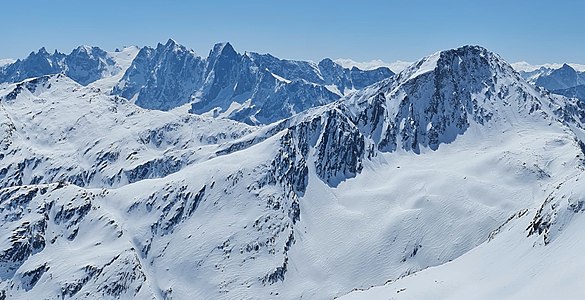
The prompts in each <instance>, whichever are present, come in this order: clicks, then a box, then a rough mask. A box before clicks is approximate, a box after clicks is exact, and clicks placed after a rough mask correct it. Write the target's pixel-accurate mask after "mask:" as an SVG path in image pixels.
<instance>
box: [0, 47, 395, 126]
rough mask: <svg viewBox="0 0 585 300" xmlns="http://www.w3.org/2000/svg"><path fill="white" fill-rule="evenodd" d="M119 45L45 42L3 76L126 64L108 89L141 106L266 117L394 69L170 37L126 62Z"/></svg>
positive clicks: (103, 71) (77, 72) (89, 79)
mask: <svg viewBox="0 0 585 300" xmlns="http://www.w3.org/2000/svg"><path fill="white" fill-rule="evenodd" d="M115 58H116V53H115V52H114V53H109V52H106V51H104V50H102V49H100V48H98V47H87V46H81V47H78V48H76V49H74V50H73V51H72V52H71V53H70V54H67V55H66V54H63V53H59V52H57V51H55V52H54V53H48V52H47V51H46V50H45V48H41V49H40V50H39V51H37V52H32V53H31V54H30V55H29V56H28V57H27V58H25V59H22V60H17V61H16V62H14V63H9V64H6V65H4V66H2V67H1V69H0V82H8V83H10V82H18V81H22V80H24V79H26V78H32V77H38V76H43V75H49V74H57V73H63V74H65V75H66V76H68V77H70V78H71V79H73V80H74V81H76V82H78V83H80V84H82V85H89V84H91V83H93V82H96V81H98V80H100V79H104V78H107V77H111V76H114V75H116V74H118V73H120V72H123V76H122V77H121V78H120V80H119V81H118V82H117V83H116V84H115V86H114V87H113V89H112V91H111V93H112V94H113V95H120V96H122V97H125V98H127V99H130V100H132V101H133V102H135V103H136V104H137V105H138V106H141V107H143V108H149V109H157V110H170V109H173V108H177V107H179V106H182V105H184V104H187V103H191V104H192V107H191V111H192V112H193V113H197V114H204V113H208V114H211V115H213V116H216V117H225V118H230V119H233V120H238V121H242V122H245V123H248V124H268V123H271V122H274V121H277V120H281V119H283V118H286V117H290V116H292V115H294V114H296V113H299V112H301V111H303V110H306V109H308V108H311V107H315V106H318V105H323V104H327V103H331V102H333V101H335V100H338V99H339V98H340V97H342V96H344V95H346V94H348V93H350V92H352V91H355V90H358V89H361V88H364V87H366V86H368V85H370V84H373V83H375V82H378V81H380V80H382V79H385V78H388V77H390V76H392V75H393V74H394V73H393V72H392V71H391V70H390V69H388V68H386V67H378V68H374V69H371V70H360V69H358V68H356V67H352V68H344V67H342V66H340V65H339V64H337V63H335V62H334V61H332V60H331V59H324V60H322V61H320V62H319V63H312V62H306V61H292V60H283V59H279V58H276V57H274V56H272V55H270V54H258V53H253V52H246V53H244V54H239V53H237V52H236V51H235V50H234V48H233V47H232V45H231V44H229V43H221V44H217V45H215V46H214V47H213V49H212V50H211V51H210V52H209V55H208V56H207V57H205V58H203V57H200V56H198V55H197V54H196V53H194V52H193V51H192V50H189V49H187V48H186V47H184V46H182V45H179V44H177V43H176V42H175V41H173V40H169V41H168V42H167V43H166V44H158V46H157V47H156V48H151V47H144V48H142V49H140V50H139V51H138V53H137V54H136V56H135V58H134V59H133V61H132V63H131V64H130V65H129V66H128V67H127V69H124V68H122V67H121V66H120V64H119V63H117V62H116V59H115Z"/></svg>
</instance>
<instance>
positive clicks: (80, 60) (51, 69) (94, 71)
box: [0, 46, 122, 85]
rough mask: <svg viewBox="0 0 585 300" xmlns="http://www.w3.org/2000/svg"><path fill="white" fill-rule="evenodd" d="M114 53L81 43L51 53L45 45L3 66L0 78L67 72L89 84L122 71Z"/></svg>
mask: <svg viewBox="0 0 585 300" xmlns="http://www.w3.org/2000/svg"><path fill="white" fill-rule="evenodd" d="M114 56H115V55H112V54H110V53H108V52H106V51H104V50H102V49H100V48H98V47H88V46H80V47H78V48H76V49H74V50H73V51H72V52H71V53H70V54H68V55H65V54H63V53H60V52H58V51H56V50H55V52H54V53H53V54H50V53H48V52H47V50H46V49H45V48H41V49H40V50H39V51H37V52H32V53H31V54H30V55H29V56H28V57H27V58H25V59H22V60H20V59H19V60H17V61H15V62H14V63H11V64H7V65H4V66H2V67H0V82H8V83H14V82H19V81H22V80H25V79H28V78H34V77H40V76H45V75H51V74H59V73H63V74H65V75H67V76H68V77H69V78H71V79H73V80H75V81H76V82H77V83H79V84H81V85H88V84H90V83H92V82H95V81H97V80H99V79H102V78H105V77H110V76H113V75H116V74H117V73H119V72H121V71H122V68H121V67H120V66H119V65H118V63H117V62H116V60H115V58H114Z"/></svg>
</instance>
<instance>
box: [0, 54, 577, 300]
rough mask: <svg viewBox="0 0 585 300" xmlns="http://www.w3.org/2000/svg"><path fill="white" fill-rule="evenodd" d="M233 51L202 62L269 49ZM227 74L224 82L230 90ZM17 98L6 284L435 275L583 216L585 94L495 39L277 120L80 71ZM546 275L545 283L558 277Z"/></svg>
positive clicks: (561, 230) (251, 292) (363, 280)
mask: <svg viewBox="0 0 585 300" xmlns="http://www.w3.org/2000/svg"><path fill="white" fill-rule="evenodd" d="M167 45H168V43H167ZM167 45H161V48H166V46H167ZM226 47H227V44H224V45H218V46H217V47H216V48H215V49H214V50H217V51H215V52H214V51H212V54H214V53H223V52H224V51H228V50H229V49H226ZM230 48H231V47H230ZM174 49H177V51H178V52H183V50H182V49H181V48H180V47H176V48H174V47H173V48H172V50H169V49H167V50H166V51H167V52H165V51H164V50H163V51H162V52H160V53H159V51H156V50H153V51H154V52H153V53H150V54H148V53H142V54H139V55H138V56H137V58H136V60H135V62H136V61H137V60H139V59H143V58H144V57H146V58H148V60H149V59H150V58H149V57H151V55H152V57H155V56H157V55H159V56H164V55H167V54H168V52H169V51H170V52H174V51H175V50H174ZM143 50H144V49H143ZM218 51H219V52H218ZM141 52H147V51H141ZM228 52H231V51H228ZM234 52H235V51H234ZM184 54H185V56H181V57H182V58H181V59H183V60H181V62H183V63H185V64H186V63H187V62H195V61H196V60H195V58H193V57H192V56H189V55H188V53H184ZM227 54H228V53H226V55H223V54H221V55H215V56H214V55H210V57H216V58H217V59H216V60H209V58H207V59H205V60H201V62H202V63H203V64H204V67H203V68H204V69H208V67H207V65H208V64H209V63H210V61H214V63H213V65H215V66H216V67H215V68H214V70H222V72H218V73H217V74H216V73H215V71H214V73H213V74H212V73H211V72H210V73H209V74H207V75H206V76H204V77H203V79H202V80H204V81H210V82H215V80H216V79H217V80H220V78H221V80H222V81H223V82H238V83H243V82H244V81H239V80H236V81H233V80H234V78H237V77H239V76H240V74H239V73H238V72H239V71H241V69H231V68H235V67H237V66H238V64H234V62H237V61H238V60H237V59H242V60H247V61H252V59H251V58H252V57H254V55H252V54H248V53H246V54H244V55H241V56H240V55H238V56H232V54H230V55H227ZM243 56H246V57H248V58H250V60H248V59H244V58H242V57H243ZM141 57H142V58H141ZM176 57H177V56H176ZM236 58H237V59H236ZM232 59H233V60H232ZM255 59H258V60H259V59H266V60H268V61H272V60H273V58H271V57H261V56H259V55H258V56H257V57H255ZM256 63H257V65H264V64H261V63H259V62H256ZM326 63H327V62H325V63H324V65H326ZM133 65H134V64H133ZM171 65H173V66H176V64H171ZM171 65H169V66H168V67H169V68H172V67H170V66H171ZM195 65H197V64H195ZM161 66H163V67H161V68H163V69H164V68H166V66H164V65H162V64H161ZM301 66H302V64H299V65H297V66H296V67H298V68H301ZM309 66H312V65H310V64H309ZM318 68H319V69H320V72H319V74H320V75H321V76H322V77H323V78H325V77H326V76H325V75H324V74H323V73H324V72H322V71H321V68H320V67H319V66H318ZM323 69H325V66H324V67H323ZM144 70H148V68H145V69H139V68H135V69H133V68H132V67H130V68H129V69H128V71H127V72H126V75H128V74H129V73H132V72H135V73H134V74H135V76H141V75H140V74H142V75H145V74H146V75H148V74H150V73H149V72H145V71H144ZM173 70H175V71H177V72H183V71H186V70H187V69H182V68H180V69H173ZM291 70H292V71H294V70H295V67H291V68H287V71H289V72H292V71H291ZM236 71H237V72H236ZM258 72H260V71H258ZM272 72H274V74H275V75H276V76H279V77H282V78H283V79H285V80H290V79H288V78H291V76H292V75H290V74H287V73H278V72H279V71H277V70H276V68H275V71H272ZM283 72H284V71H283ZM279 74H284V75H279ZM126 75H125V76H126ZM148 76H150V75H148ZM284 76H288V78H287V77H284ZM137 78H138V77H137ZM210 78H212V79H210ZM274 78H276V77H274ZM161 80H162V79H161ZM279 80H280V79H279ZM352 80H353V79H352ZM281 81H282V80H281ZM339 82H343V81H339ZM352 82H353V81H352ZM285 83H286V82H285ZM291 84H292V82H291ZM223 87H225V86H223V85H218V86H217V87H216V86H214V85H213V84H211V83H210V84H208V85H206V88H208V90H205V94H210V95H213V93H216V92H217V94H221V93H228V92H229V93H228V94H229V95H231V91H229V90H225V89H223ZM354 87H355V86H354ZM171 90H174V89H169V91H171ZM130 98H132V97H130ZM0 99H1V100H0V108H1V110H2V112H1V114H0V118H2V119H0V120H1V121H0V124H1V125H0V128H2V130H3V131H4V132H5V133H4V134H3V137H4V138H3V139H2V140H1V141H0V147H1V149H3V150H2V152H1V153H2V156H0V186H1V187H2V188H1V189H0V219H1V220H2V222H1V223H0V232H2V235H1V236H2V237H4V238H3V239H2V240H0V278H1V279H2V280H1V281H0V291H1V292H0V295H1V296H3V297H6V298H61V299H69V298H75V299H84V298H114V299H117V298H121V299H130V298H139V299H171V298H172V299H194V298H195V299H234V298H236V299H240V298H244V299H275V298H276V299H279V298H280V299H291V298H293V299H298V298H305V299H331V298H333V297H336V296H343V295H345V294H347V293H349V292H350V291H352V290H354V289H366V288H369V287H371V286H374V285H382V284H384V283H385V282H387V281H389V280H390V281H394V280H397V279H399V278H403V279H400V280H398V281H396V282H406V281H401V280H412V281H413V282H417V283H416V284H427V281H421V282H420V283H419V282H418V281H417V276H418V274H427V273H426V272H427V271H428V270H432V269H428V270H426V271H422V272H420V273H418V272H419V271H421V270H424V269H426V268H429V267H433V266H438V267H436V268H443V267H445V268H449V266H451V265H454V264H457V267H455V268H453V269H448V272H457V271H462V272H463V271H465V270H467V272H472V271H473V270H474V269H473V268H474V266H476V264H474V263H473V262H477V261H478V260H477V259H473V258H472V259H468V258H467V257H469V256H472V255H476V256H475V257H482V256H481V255H482V254H481V253H492V252H489V249H495V250H498V252H497V256H496V255H494V254H491V255H492V257H497V258H500V259H501V261H502V262H506V261H514V260H515V259H517V258H518V257H528V258H530V260H531V261H530V262H525V265H526V266H528V267H530V266H531V265H532V264H531V262H532V260H534V263H536V262H537V261H541V260H542V259H541V256H540V254H542V253H544V254H549V255H552V254H554V253H556V251H557V250H558V249H559V248H564V247H568V246H570V245H571V244H570V241H571V240H572V239H573V237H579V231H578V230H574V228H575V227H576V226H577V227H578V225H579V224H580V223H581V222H582V221H583V220H581V219H583V218H582V217H581V211H582V205H581V204H580V203H581V202H582V201H581V200H580V199H581V197H580V195H581V194H580V193H579V191H580V189H577V188H576V186H577V185H578V180H579V179H580V176H582V173H583V164H584V162H583V159H584V157H585V154H584V149H585V145H584V144H583V142H582V138H583V137H584V136H585V135H584V132H583V129H582V128H583V127H582V126H583V125H582V124H583V122H585V110H584V109H583V106H582V104H581V103H580V102H577V101H576V100H575V99H568V98H565V97H562V96H557V95H553V94H550V93H548V92H547V91H543V90H540V89H536V88H535V87H534V86H533V85H531V84H529V83H527V82H526V81H525V80H524V79H522V78H521V76H520V75H519V74H518V73H517V72H516V71H514V70H513V69H512V67H511V66H510V65H508V64H507V63H506V62H504V61H503V60H502V59H501V58H500V57H499V56H498V55H496V54H493V53H491V52H489V51H488V50H486V49H483V48H481V47H477V46H465V47H461V48H458V49H453V50H447V51H442V52H439V53H435V54H433V55H431V56H428V57H425V58H423V59H421V60H420V61H418V62H415V63H414V64H412V65H411V66H410V67H408V68H406V69H405V70H403V71H402V72H400V73H399V74H397V75H395V76H393V77H390V78H388V79H385V80H383V81H380V82H378V83H376V84H373V85H370V86H368V87H366V88H364V89H362V90H359V91H357V92H355V93H352V94H351V95H348V96H345V97H343V98H342V99H340V100H339V101H335V102H333V103H329V104H326V105H324V106H320V107H313V108H310V109H308V110H306V111H304V112H302V113H300V114H296V115H294V116H292V117H290V118H287V119H285V120H282V121H279V122H275V123H272V124H270V125H266V126H248V125H245V124H242V123H240V122H235V121H231V120H223V119H217V118H213V117H211V116H206V115H204V116H195V115H189V114H187V113H186V112H181V111H177V110H172V111H157V110H146V109H142V108H139V107H137V106H135V104H134V103H133V102H132V101H128V100H126V99H125V98H124V97H119V96H116V95H104V93H103V91H102V90H98V88H96V87H93V86H91V85H90V86H82V85H79V84H78V83H76V82H74V81H73V80H70V79H69V78H67V77H66V76H64V75H52V76H43V77H39V78H35V79H30V80H25V81H23V82H19V83H15V84H11V85H8V86H6V87H3V88H2V90H0ZM135 100H136V101H138V100H137V99H135ZM574 187H575V188H574ZM509 228H513V230H514V233H509V232H512V231H513V230H512V229H509ZM571 228H573V229H571ZM565 229H567V230H566V231H565ZM567 233H568V234H570V235H569V236H567V235H566V234H567ZM535 242H536V243H535ZM490 244H491V245H499V246H497V247H493V248H488V247H490V246H489V245H490ZM486 245H487V246H486ZM510 245H518V247H516V246H514V247H513V249H514V250H513V251H507V249H508V248H510ZM528 245H529V246H528ZM579 245H580V244H579ZM484 248H487V249H488V250H482V249H484ZM482 251H483V252H482ZM486 251H487V252H486ZM478 252H479V253H480V254H474V253H478ZM551 253H552V254H551ZM561 253H562V252H561ZM524 255H526V256H524ZM572 257H575V258H576V259H578V257H576V256H572ZM460 260H461V261H463V262H466V261H467V262H469V264H467V263H462V264H459V263H457V262H458V261H460ZM450 261H453V262H452V263H449V262H450ZM553 261H557V260H553ZM559 261H560V260H559ZM581 265H582V264H581V263H580V262H579V263H578V264H576V266H581ZM487 266H490V265H487ZM499 266H501V267H504V266H508V267H509V265H506V264H504V263H502V264H500V265H499ZM450 270H454V271H450ZM490 270H492V269H488V268H486V271H485V273H482V274H486V276H488V275H492V276H496V275H497V273H496V271H497V270H498V265H497V264H494V267H493V270H494V271H490ZM575 270H577V269H575ZM538 274H539V275H538V276H539V277H538V278H539V279H541V280H540V281H538V283H539V284H541V285H540V287H541V288H543V289H544V288H546V287H553V286H554V285H555V284H556V282H557V280H554V278H556V276H557V275H558V273H538ZM571 274H572V273H571ZM430 276H431V277H428V278H435V277H433V275H430ZM421 278H427V277H426V276H421ZM463 278H464V279H467V280H469V281H466V282H472V280H473V277H471V276H469V277H463ZM490 278H493V280H497V279H496V277H490ZM580 278H581V277H573V278H567V281H566V282H564V286H565V287H567V288H575V289H574V290H578V287H579V286H580V284H581V281H580V280H579V279H580ZM409 282H410V281H409ZM516 282H518V283H519V284H522V283H523V282H522V281H516ZM507 283H509V282H507ZM547 284H548V285H547ZM415 286H416V285H412V287H415ZM410 287H411V286H410V285H409V288H408V289H407V291H411V290H414V288H410ZM449 287H451V289H449V291H453V290H456V289H462V290H463V289H464V288H465V286H460V285H459V282H454V283H452V284H451V285H450V286H449ZM522 287H524V286H522ZM393 288H394V287H391V288H388V289H384V291H385V292H386V291H388V293H385V292H384V293H383V294H384V295H385V297H386V298H387V297H389V296H392V297H394V296H396V295H397V293H396V291H395V290H394V289H393ZM569 291H571V290H570V289H567V290H563V291H562V292H567V293H569ZM354 295H355V294H350V295H348V297H352V296H354ZM561 295H562V294H561ZM358 296H359V295H358ZM435 298H436V297H435Z"/></svg>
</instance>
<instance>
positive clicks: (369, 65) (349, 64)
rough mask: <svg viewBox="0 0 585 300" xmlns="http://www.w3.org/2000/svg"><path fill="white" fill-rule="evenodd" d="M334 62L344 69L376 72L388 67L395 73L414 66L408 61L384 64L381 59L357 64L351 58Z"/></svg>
mask: <svg viewBox="0 0 585 300" xmlns="http://www.w3.org/2000/svg"><path fill="white" fill-rule="evenodd" d="M333 61H334V62H335V63H337V64H339V65H341V66H342V67H344V68H348V69H351V68H353V67H356V68H358V69H360V70H374V69H377V68H380V67H387V68H389V69H390V70H391V71H392V72H394V73H398V72H401V71H402V70H404V69H406V67H408V66H409V65H411V64H412V62H407V61H402V60H397V61H395V62H391V63H388V62H384V61H383V60H381V59H374V60H371V61H365V62H357V61H354V60H352V59H350V58H338V59H334V60H333Z"/></svg>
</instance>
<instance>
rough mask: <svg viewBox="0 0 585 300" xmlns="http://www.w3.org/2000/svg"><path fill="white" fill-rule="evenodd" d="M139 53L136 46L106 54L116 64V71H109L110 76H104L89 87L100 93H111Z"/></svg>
mask: <svg viewBox="0 0 585 300" xmlns="http://www.w3.org/2000/svg"><path fill="white" fill-rule="evenodd" d="M139 51H140V48H138V47H136V46H128V47H124V48H123V49H122V50H121V51H120V52H115V51H111V52H108V55H109V56H110V57H112V58H113V59H114V61H115V62H116V66H115V68H116V70H110V74H111V76H105V77H104V78H102V79H99V80H97V81H94V82H92V83H90V84H89V86H91V87H94V88H98V89H100V90H102V91H111V90H112V89H113V88H114V86H116V85H117V84H118V83H119V82H120V80H121V79H122V77H123V76H124V73H125V72H126V70H128V68H129V67H130V65H131V64H132V61H133V60H134V58H135V57H136V55H138V52H139Z"/></svg>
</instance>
